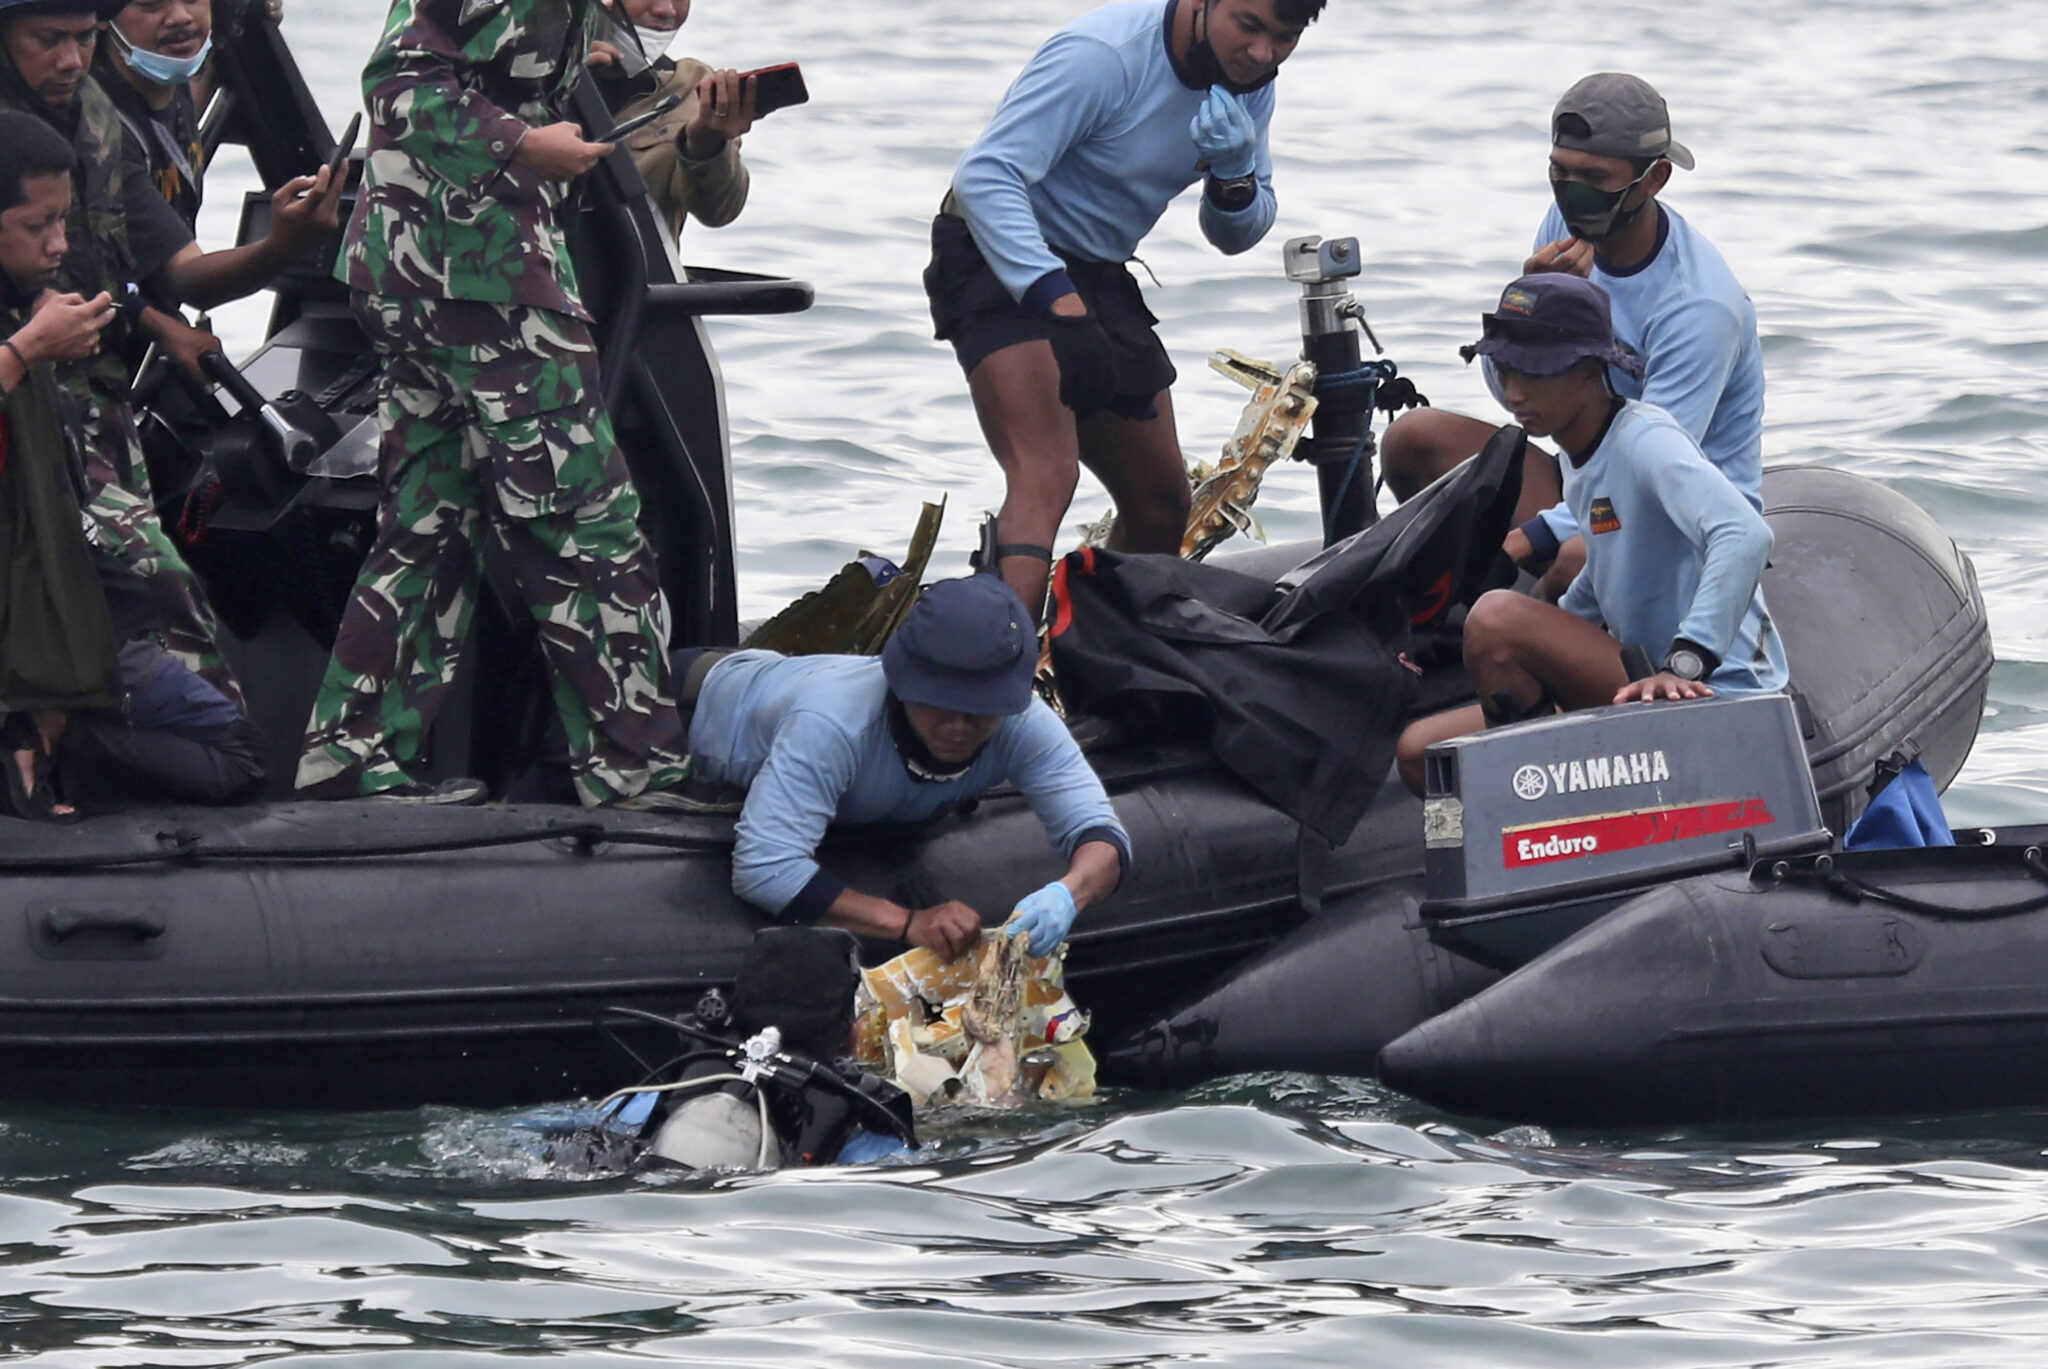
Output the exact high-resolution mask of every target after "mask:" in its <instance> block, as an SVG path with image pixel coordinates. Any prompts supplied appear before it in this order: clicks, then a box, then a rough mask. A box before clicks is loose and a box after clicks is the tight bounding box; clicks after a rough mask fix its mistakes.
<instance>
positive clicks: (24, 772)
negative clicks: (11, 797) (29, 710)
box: [0, 709, 76, 818]
mask: <svg viewBox="0 0 2048 1369" xmlns="http://www.w3.org/2000/svg"><path fill="white" fill-rule="evenodd" d="M0 716H4V715H0ZM33 721H34V723H35V730H36V737H37V740H38V742H39V744H40V745H41V746H42V749H43V755H45V756H54V755H56V754H57V743H58V742H59V741H61V740H62V739H63V737H64V723H65V715H64V714H63V713H62V712H59V711H57V710H55V709H45V710H43V711H42V712H39V713H37V714H35V715H34V718H33ZM12 759H13V761H14V768H15V769H16V770H17V771H19V772H20V774H21V792H22V793H24V794H33V793H35V792H36V760H37V756H36V753H35V752H33V751H28V750H21V751H16V752H15V753H14V754H13V757H12ZM52 797H53V798H54V797H55V796H54V795H53V796H52ZM50 811H51V812H52V813H54V814H56V815H57V816H59V817H67V818H68V817H70V816H71V814H72V813H73V812H74V811H76V810H75V809H73V808H72V806H71V805H70V804H68V803H52V804H51V805H50Z"/></svg>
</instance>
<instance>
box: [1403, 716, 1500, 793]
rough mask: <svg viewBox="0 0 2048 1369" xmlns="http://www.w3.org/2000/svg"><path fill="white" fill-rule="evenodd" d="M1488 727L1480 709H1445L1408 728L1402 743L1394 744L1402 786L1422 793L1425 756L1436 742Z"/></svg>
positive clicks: (1421, 719) (1418, 720) (1413, 791)
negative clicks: (1423, 760) (1423, 759)
mask: <svg viewBox="0 0 2048 1369" xmlns="http://www.w3.org/2000/svg"><path fill="white" fill-rule="evenodd" d="M1485 726H1486V715H1485V714H1484V713H1481V712H1480V711H1479V708H1478V706H1477V705H1467V706H1466V707H1464V708H1449V709H1445V710H1444V711H1443V712H1441V713H1432V714H1430V715H1429V716H1428V717H1426V718H1417V719H1416V720H1415V721H1414V722H1412V723H1410V724H1408V726H1407V728H1406V730H1404V731H1403V732H1402V733H1401V739H1400V740H1399V741H1397V742H1395V743H1394V763H1395V764H1396V765H1397V766H1398V767H1400V771H1401V783H1403V784H1405V785H1407V786H1408V792H1410V793H1411V794H1418V795H1419V794H1420V793H1422V753H1423V752H1425V751H1427V750H1429V748H1430V746H1431V745H1432V744H1434V743H1436V742H1442V741H1449V740H1450V739H1451V738H1452V737H1462V736H1464V735H1465V734H1466V733H1468V732H1477V731H1479V730H1480V729H1482V728H1484V727H1485Z"/></svg>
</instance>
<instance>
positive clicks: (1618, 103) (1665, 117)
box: [1550, 71, 1692, 171]
mask: <svg viewBox="0 0 2048 1369" xmlns="http://www.w3.org/2000/svg"><path fill="white" fill-rule="evenodd" d="M1550 141H1551V144H1552V146H1555V147H1569V148H1574V149H1576V150H1577V151H1580V152H1591V153H1594V154H1596V155H1598V156H1602V157H1626V158H1628V159H1629V160H1631V161H1634V160H1637V159H1638V158H1642V157H1669V158H1670V159H1671V160H1672V161H1673V162H1674V163H1676V164H1677V165H1679V166H1682V167H1684V168H1685V169H1686V170H1687V171H1690V170H1692V153H1691V151H1689V150H1688V149H1687V148H1686V146H1685V144H1684V143H1681V142H1679V141H1677V140H1676V139H1674V138H1673V137H1672V136H1671V113H1670V111H1669V110H1667V109H1665V108H1664V97H1663V96H1662V95H1659V94H1658V93H1657V91H1656V89H1655V88H1654V87H1652V86H1651V85H1650V83H1649V82H1648V81H1645V80H1644V79H1643V78H1642V77H1640V76H1628V75H1625V74H1623V73H1621V72H1618V71H1601V72H1595V73H1594V74H1593V75H1591V76H1588V77H1585V78H1584V79H1582V80H1581V81H1579V83H1578V84H1576V85H1574V86H1573V87H1572V88H1571V89H1570V90H1567V91H1566V92H1565V93H1564V98H1563V99H1562V100H1559V101H1558V102H1557V108H1556V109H1554V110H1552V111H1551V112H1550Z"/></svg>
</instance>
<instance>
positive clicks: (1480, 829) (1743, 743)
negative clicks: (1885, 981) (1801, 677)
mask: <svg viewBox="0 0 2048 1369" xmlns="http://www.w3.org/2000/svg"><path fill="white" fill-rule="evenodd" d="M1423 772H1424V789H1423V835H1424V844H1425V846H1426V850H1425V852H1424V871H1425V874H1424V881H1425V892H1424V898H1423V903H1422V908H1421V912H1422V916H1423V919H1424V921H1425V923H1426V924H1427V925H1428V927H1429V929H1430V935H1431V937H1432V939H1434V940H1435V941H1437V942H1438V943H1439V944H1441V945H1444V946H1447V947H1449V948H1451V949H1452V950H1455V951H1457V952H1458V953H1460V954H1461V955H1466V956H1469V957H1471V958H1472V959H1474V960H1476V961H1478V962H1480V963H1481V964H1483V965H1488V966H1491V967H1493V968H1495V969H1500V970H1510V969H1514V968H1516V967H1517V966H1520V965H1523V964H1525V963H1527V962H1528V961H1530V960H1533V959H1534V958H1535V957H1536V956H1538V955H1540V954H1542V953H1543V952H1544V951H1546V950H1548V949H1550V948H1551V947H1552V946H1555V945H1557V944H1558V943H1559V942H1561V941H1563V940H1564V939H1565V938H1566V937H1568V936H1570V935H1571V934H1572V933H1574V932H1576V931H1578V930H1579V929H1580V928H1582V927H1584V926H1586V925H1587V924H1588V923H1590V922H1592V921H1593V920H1594V919H1595V918H1598V917H1600V916H1601V915H1602V914H1604V913H1606V912H1608V911H1610V910H1612V909H1613V908H1615V907H1616V906H1618V905H1619V904H1620V903H1621V902H1622V901H1623V900H1625V899H1627V898H1630V897H1632V896H1633V895H1635V894H1637V893H1640V892H1641V891H1642V890H1644V889H1645V888H1648V887H1650V886H1651V885H1656V884H1663V883H1667V882H1669V881H1671V880H1673V879H1678V878H1681V877H1683V876H1685V875H1690V874H1699V873H1702V872H1704V871H1707V870H1713V869H1729V870H1734V869H1736V868H1738V866H1740V867H1742V868H1746V867H1747V866H1748V865H1749V864H1750V863H1751V862H1752V861H1754V860H1756V859H1757V858H1759V857H1769V856H1779V855H1791V854H1796V853H1801V852H1810V851H1818V850H1824V849H1826V847H1827V846H1828V844H1829V843H1830V842H1831V841H1832V840H1833V838H1832V837H1831V836H1830V835H1829V833H1828V830H1827V828H1826V826H1825V825H1824V824H1823V823H1822V822H1821V815H1820V804H1819V800H1818V799H1817V798H1816V797H1815V795H1814V788H1813V773H1812V771H1811V770H1810V769H1809V768H1808V766H1807V762H1806V749H1805V747H1804V745H1803V744H1802V742H1801V738H1800V728H1799V721H1798V716H1797V713H1796V710H1795V709H1794V707H1793V703H1792V700H1791V699H1789V698H1788V697H1786V696H1785V695H1783V694H1768V695H1761V696H1757V697H1750V698H1733V699H1692V700H1688V701H1686V702H1683V703H1671V702H1664V703H1653V704H1640V703H1638V704H1623V705H1620V706H1618V707H1610V708H1595V709H1587V710H1585V711H1583V712H1577V713H1562V714H1558V715H1556V716H1554V717H1549V718H1542V719H1538V720H1535V721H1531V722H1526V723H1518V724H1516V725H1515V726H1513V727H1500V728H1490V729H1488V730H1487V731H1484V732H1476V733H1473V734H1471V735H1470V736H1464V737H1455V738H1452V739H1451V740H1449V741H1445V742H1439V743H1437V744H1436V745H1434V746H1432V747H1430V748H1429V750H1428V752H1427V753H1426V754H1425V757H1424V761H1423Z"/></svg>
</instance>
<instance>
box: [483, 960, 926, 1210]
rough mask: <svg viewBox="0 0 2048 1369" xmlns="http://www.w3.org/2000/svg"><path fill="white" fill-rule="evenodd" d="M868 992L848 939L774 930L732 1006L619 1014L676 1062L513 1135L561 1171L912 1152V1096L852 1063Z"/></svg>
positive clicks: (709, 997)
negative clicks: (529, 1136) (856, 1011)
mask: <svg viewBox="0 0 2048 1369" xmlns="http://www.w3.org/2000/svg"><path fill="white" fill-rule="evenodd" d="M859 985H860V948H859V947H858V945H856V944H855V942H854V940H853V938H852V937H851V936H849V935H847V934H846V933H845V932H842V931H838V930H836V929H833V928H829V927H769V928H764V929H763V930H762V931H760V932H757V933H756V934H755V936H754V942H753V944H752V945H751V946H749V947H748V948H747V956H746V959H745V960H744V961H742V962H741V964H740V969H739V974H738V976H737V977H736V979H735V982H734V984H733V992H732V999H731V1001H730V1003H728V1002H727V1000H726V998H725V996H724V995H723V994H721V993H719V992H718V991H717V990H716V989H713V990H711V991H710V992H707V993H706V994H705V995H704V997H703V999H702V1000H700V1001H699V1003H698V1005H697V1010H696V1012H694V1013H692V1014H690V1015H689V1016H686V1017H680V1018H667V1017H658V1016H655V1015H653V1014H650V1013H645V1012H641V1011H639V1010H637V1009H630V1008H614V1009H612V1011H611V1014H610V1015H611V1016H613V1017H614V1018H617V1019H621V1020H633V1021H636V1022H639V1023H643V1024H645V1023H653V1024H656V1025H659V1026H664V1027H669V1028H672V1029H674V1031H675V1032H676V1034H677V1037H678V1041H677V1043H676V1044H677V1045H678V1046H679V1047H680V1052H679V1054H677V1055H676V1056H675V1057H674V1058H672V1059H669V1060H667V1061H665V1062H664V1063H663V1064H661V1065H659V1066H657V1067H656V1068H654V1069H653V1070H650V1071H649V1072H648V1073H647V1074H646V1075H645V1076H644V1077H642V1078H641V1079H640V1080H639V1081H637V1082H636V1083H634V1084H631V1085H629V1086H628V1087H626V1088H622V1089H620V1090H618V1091H617V1092H616V1093H614V1094H612V1095H610V1096H609V1097H607V1098H605V1099H603V1100H602V1101H600V1102H599V1103H598V1104H597V1105H596V1106H595V1107H573V1108H569V1109H566V1110H565V1109H562V1108H559V1107H555V1108H547V1109H542V1110H539V1111H537V1112H534V1113H530V1114H527V1115H525V1116H523V1117H519V1118H515V1119H514V1121H513V1125H514V1126H515V1127H517V1128H519V1129H520V1130H522V1131H531V1132H538V1133H540V1134H541V1135H542V1136H543V1137H544V1138H545V1139H546V1144H547V1155H548V1158H549V1159H550V1160H552V1161H557V1162H559V1161H567V1162H569V1163H571V1164H574V1165H577V1166H579V1167H589V1168H598V1169H607V1170H609V1169H618V1168H631V1167H636V1166H650V1165H651V1166H657V1167H666V1166H681V1167H683V1168H686V1169H780V1168H784V1167H789V1166H810V1165H830V1164H858V1163H862V1162H866V1161H873V1160H880V1159H885V1158H887V1157H889V1156H892V1155H902V1154H907V1153H909V1152H910V1151H912V1150H915V1149H916V1148H917V1125H916V1118H915V1116H914V1114H913V1112H912V1107H911V1100H910V1096H909V1095H908V1094H906V1093H905V1092H904V1091H903V1090H902V1089H900V1088H898V1087H896V1086H895V1085H894V1084H892V1083H890V1082H889V1081H888V1080H886V1079H883V1078H881V1077H880V1076H878V1075H873V1074H869V1073H866V1072H865V1071H863V1070H862V1069H860V1068H859V1067H858V1066H857V1065H856V1064H855V1063H854V1062H853V1061H852V1060H851V1059H850V1058H849V1057H850V1053H851V1051H852V1050H853V1045H854V1041H853V1021H854V1017H853V1005H854V992H855V990H856V989H857V988H858V987H859ZM614 1040H617V1038H616V1037H614ZM621 1044H623V1043H621ZM634 1058H635V1059H636V1060H638V1059H639V1056H638V1055H637V1054H635V1056H634Z"/></svg>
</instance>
